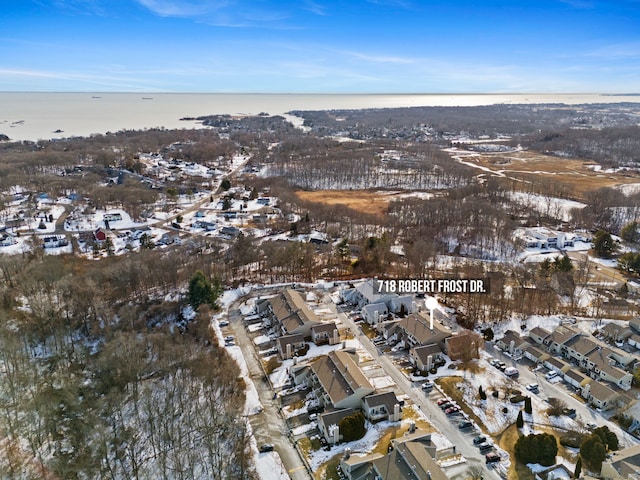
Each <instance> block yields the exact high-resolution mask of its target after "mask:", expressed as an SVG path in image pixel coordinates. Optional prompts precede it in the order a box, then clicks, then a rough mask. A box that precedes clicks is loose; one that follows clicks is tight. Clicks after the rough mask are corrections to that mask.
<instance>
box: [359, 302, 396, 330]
mask: <svg viewBox="0 0 640 480" xmlns="http://www.w3.org/2000/svg"><path fill="white" fill-rule="evenodd" d="M361 311H362V318H363V319H364V321H365V322H367V323H368V324H369V325H377V324H378V322H381V321H385V320H386V319H387V316H388V315H389V309H388V308H387V304H386V303H382V302H381V303H370V304H368V305H365V306H364V307H362V310H361Z"/></svg>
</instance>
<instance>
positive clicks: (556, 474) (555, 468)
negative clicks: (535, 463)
mask: <svg viewBox="0 0 640 480" xmlns="http://www.w3.org/2000/svg"><path fill="white" fill-rule="evenodd" d="M565 478H566V479H569V478H573V472H572V471H571V470H569V469H568V468H567V467H566V466H565V465H563V464H562V463H560V464H557V465H552V466H550V467H548V468H545V469H544V470H539V471H537V472H535V479H536V480H559V479H565Z"/></svg>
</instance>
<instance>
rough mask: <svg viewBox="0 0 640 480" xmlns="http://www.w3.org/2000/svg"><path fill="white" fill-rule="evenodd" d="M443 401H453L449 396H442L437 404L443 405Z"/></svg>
mask: <svg viewBox="0 0 640 480" xmlns="http://www.w3.org/2000/svg"><path fill="white" fill-rule="evenodd" d="M443 403H451V399H450V398H447V397H442V398H441V399H440V400H438V401H437V402H436V404H437V405H442V404H443Z"/></svg>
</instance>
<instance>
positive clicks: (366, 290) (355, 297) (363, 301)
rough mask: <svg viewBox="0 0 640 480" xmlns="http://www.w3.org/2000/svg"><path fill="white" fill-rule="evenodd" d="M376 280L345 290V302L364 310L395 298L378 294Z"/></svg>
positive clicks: (390, 295)
mask: <svg viewBox="0 0 640 480" xmlns="http://www.w3.org/2000/svg"><path fill="white" fill-rule="evenodd" d="M374 282H375V280H372V279H369V280H365V281H363V282H360V283H357V284H356V285H354V287H353V288H348V289H345V290H343V291H342V292H341V298H342V299H343V301H345V302H347V303H350V304H352V305H355V306H356V307H358V308H362V307H364V306H365V305H368V304H371V303H385V304H386V302H387V301H388V300H390V299H391V298H393V297H397V295H396V294H392V293H377V292H376V291H375V290H376V289H375V287H374Z"/></svg>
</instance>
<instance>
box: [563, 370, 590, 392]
mask: <svg viewBox="0 0 640 480" xmlns="http://www.w3.org/2000/svg"><path fill="white" fill-rule="evenodd" d="M563 379H564V381H565V382H567V383H568V384H569V385H571V386H573V387H575V388H579V389H581V390H582V388H584V386H585V385H586V384H587V383H589V382H591V378H589V376H588V375H585V374H584V373H580V372H579V371H578V370H576V369H575V368H572V369H571V370H567V371H566V372H564V377H563Z"/></svg>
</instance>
